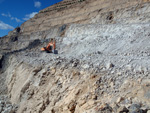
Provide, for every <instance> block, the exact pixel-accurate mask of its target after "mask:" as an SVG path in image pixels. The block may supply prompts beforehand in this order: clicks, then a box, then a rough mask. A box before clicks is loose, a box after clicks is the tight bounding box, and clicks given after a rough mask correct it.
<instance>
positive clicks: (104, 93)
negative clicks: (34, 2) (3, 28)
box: [0, 0, 150, 113]
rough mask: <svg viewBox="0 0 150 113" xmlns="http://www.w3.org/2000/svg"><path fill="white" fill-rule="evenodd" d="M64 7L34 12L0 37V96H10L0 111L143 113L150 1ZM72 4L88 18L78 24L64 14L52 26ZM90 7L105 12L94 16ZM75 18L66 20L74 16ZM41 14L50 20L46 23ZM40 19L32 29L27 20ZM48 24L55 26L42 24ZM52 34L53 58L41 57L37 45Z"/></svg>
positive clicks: (149, 94)
mask: <svg viewBox="0 0 150 113" xmlns="http://www.w3.org/2000/svg"><path fill="white" fill-rule="evenodd" d="M70 2H72V1H68V2H67V1H63V2H61V3H58V4H56V5H54V6H52V7H49V8H46V9H44V10H42V11H41V12H40V13H39V14H38V15H36V16H35V17H34V18H33V19H31V20H29V21H27V22H25V23H24V24H23V25H22V26H21V31H20V30H18V29H15V30H14V31H13V32H11V33H10V34H9V36H7V37H3V38H1V39H0V44H1V45H4V46H1V47H0V49H1V50H2V51H0V54H2V57H0V68H1V69H0V81H2V82H1V86H0V95H6V94H7V95H8V97H9V99H10V102H9V101H8V97H6V96H2V98H0V112H1V111H3V112H4V111H8V112H10V111H11V112H13V111H16V112H17V113H85V112H86V113H112V112H113V113H122V112H125V113H128V112H129V113H137V112H140V113H148V111H149V110H150V104H149V101H150V85H149V84H150V82H149V79H150V64H149V62H150V61H149V59H150V50H149V49H150V29H149V28H150V24H149V23H148V22H149V18H148V17H149V16H150V14H149V12H148V11H149V10H147V9H149V5H150V3H149V2H146V1H141V2H139V1H136V0H135V1H134V0H133V1H129V0H128V1H122V0H120V1H117V0H115V1H113V2H111V1H104V0H100V1H96V0H93V1H92V0H88V1H80V2H79V1H78V2H75V3H74V4H72V5H71V4H70ZM62 3H63V4H64V3H68V4H69V5H67V6H68V8H70V10H69V9H68V8H67V7H65V8H64V9H63V10H60V9H59V10H58V9H57V6H58V5H62ZM85 3H86V5H85ZM122 3H124V4H122ZM139 3H140V4H139ZM100 4H101V5H100ZM113 4H114V5H115V8H114V5H113ZM117 4H118V5H117ZM120 4H121V5H120ZM95 6H97V7H95ZM106 6H107V7H106ZM61 7H62V6H61ZM79 7H82V8H83V9H84V11H83V10H80V11H81V12H80V11H78V13H80V17H84V14H86V13H87V12H89V13H88V14H89V15H94V14H95V15H96V17H94V18H93V16H91V18H87V19H86V21H85V20H84V21H83V20H82V19H81V18H80V19H79V20H81V21H80V22H79V21H76V20H74V19H72V21H69V19H70V17H66V18H65V20H66V21H67V19H68V22H69V24H68V23H61V24H59V23H55V21H58V20H59V19H60V18H59V17H57V16H56V15H57V14H60V16H62V15H63V16H66V15H67V14H68V12H69V11H70V12H71V11H73V10H74V9H77V8H79ZM102 7H105V8H102ZM85 8H86V10H85ZM88 8H89V9H88ZM92 8H93V10H92ZM52 9H53V10H52ZM54 9H55V10H54ZM79 9H80V8H79ZM98 10H99V12H101V11H105V13H94V12H97V11H98ZM82 11H83V12H82ZM110 11H112V12H111V13H110ZM62 12H63V13H62ZM78 13H73V14H72V15H74V16H76V17H77V15H79V14H78ZM131 13H132V14H135V15H136V16H133V15H132V14H131ZM48 14H53V17H55V16H56V17H55V18H53V19H52V16H50V15H49V16H48ZM108 14H110V15H108ZM106 15H107V16H106ZM142 15H143V16H142ZM63 16H62V19H61V20H63V18H64V17H63ZM68 16H70V15H68ZM106 17H108V18H106ZM125 17H126V18H125ZM44 18H45V19H44ZM123 18H124V19H123ZM41 19H43V20H44V22H45V21H47V23H44V22H43V23H40V24H39V25H40V26H43V27H40V26H39V27H36V28H34V27H35V26H36V24H35V23H34V21H36V23H37V21H39V22H41ZM33 20H34V21H33ZM123 20H124V21H123ZM50 21H51V22H52V23H53V22H54V23H55V24H56V26H55V25H52V24H51V25H48V23H49V22H50ZM58 22H60V20H59V21H58ZM78 22H79V23H82V22H83V23H84V24H77V23H78ZM72 23H74V24H72ZM87 23H89V24H87ZM94 23H96V24H94ZM127 23H128V24H127ZM129 23H130V24H129ZM45 24H47V25H48V26H47V27H45ZM63 24H65V25H63ZM52 26H53V27H52ZM29 30H30V31H29ZM53 37H55V39H56V42H57V43H56V45H57V50H58V54H49V53H45V52H41V51H40V48H41V47H43V46H45V45H46V44H47V43H48V41H49V39H50V38H53ZM1 101H3V103H2V102H1ZM1 106H2V107H1ZM9 106H11V107H9ZM16 106H18V107H16Z"/></svg>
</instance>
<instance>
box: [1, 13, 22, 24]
mask: <svg viewBox="0 0 150 113" xmlns="http://www.w3.org/2000/svg"><path fill="white" fill-rule="evenodd" d="M1 15H2V16H4V17H9V18H10V19H11V20H15V21H16V22H22V21H21V20H20V19H18V18H16V17H12V16H11V14H10V13H8V14H5V13H2V14H1Z"/></svg>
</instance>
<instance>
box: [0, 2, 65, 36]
mask: <svg viewBox="0 0 150 113" xmlns="http://www.w3.org/2000/svg"><path fill="white" fill-rule="evenodd" d="M60 1H62V0H0V37H2V36H4V35H7V34H8V32H9V31H12V30H13V29H14V28H16V27H17V26H20V25H21V24H22V23H23V22H25V21H27V20H28V19H30V18H32V17H33V16H34V15H35V14H37V13H38V12H39V11H40V10H42V9H44V8H46V7H48V6H50V5H53V4H55V3H57V2H60Z"/></svg>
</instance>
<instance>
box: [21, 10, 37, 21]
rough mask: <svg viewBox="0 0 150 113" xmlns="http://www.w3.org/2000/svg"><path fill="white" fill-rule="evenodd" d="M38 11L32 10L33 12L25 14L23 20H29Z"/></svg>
mask: <svg viewBox="0 0 150 113" xmlns="http://www.w3.org/2000/svg"><path fill="white" fill-rule="evenodd" d="M37 13H38V12H32V13H31V14H27V15H25V18H23V20H29V19H30V18H32V17H34V16H35V15H36V14H37Z"/></svg>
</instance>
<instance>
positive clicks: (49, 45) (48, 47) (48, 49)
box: [41, 38, 56, 53]
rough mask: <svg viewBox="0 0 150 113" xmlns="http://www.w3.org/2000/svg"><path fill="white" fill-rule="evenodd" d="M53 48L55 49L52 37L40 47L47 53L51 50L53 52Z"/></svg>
mask: <svg viewBox="0 0 150 113" xmlns="http://www.w3.org/2000/svg"><path fill="white" fill-rule="evenodd" d="M55 49H56V42H55V40H54V39H53V38H52V39H51V41H50V42H49V44H48V45H47V46H46V47H43V48H41V51H46V52H48V53H52V52H54V50H55Z"/></svg>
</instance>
